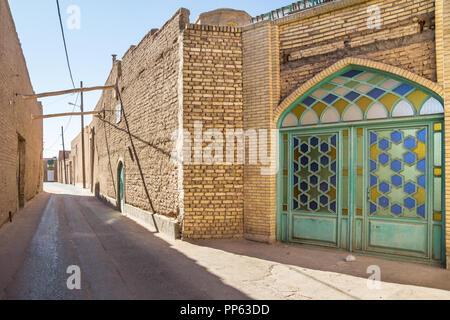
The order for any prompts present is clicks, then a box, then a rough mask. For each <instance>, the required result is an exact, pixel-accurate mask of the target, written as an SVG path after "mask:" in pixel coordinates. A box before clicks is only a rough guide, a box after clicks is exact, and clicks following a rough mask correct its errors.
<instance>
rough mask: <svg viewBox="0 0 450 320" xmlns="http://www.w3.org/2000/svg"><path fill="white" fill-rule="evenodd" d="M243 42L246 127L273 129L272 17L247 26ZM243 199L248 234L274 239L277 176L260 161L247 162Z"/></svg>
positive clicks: (276, 90) (275, 51)
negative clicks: (266, 172)
mask: <svg viewBox="0 0 450 320" xmlns="http://www.w3.org/2000/svg"><path fill="white" fill-rule="evenodd" d="M243 43H244V66H245V68H244V111H243V112H244V129H245V130H249V129H255V130H259V129H273V128H274V127H273V123H272V118H273V115H272V110H274V108H275V107H276V106H277V105H278V103H279V99H280V78H279V74H280V71H279V70H280V69H279V66H280V63H279V41H278V30H277V27H276V26H275V24H274V23H273V22H270V21H269V22H264V23H259V24H256V25H251V26H248V27H245V28H244V32H243ZM247 152H248V149H247ZM272 156H276V155H275V154H274V155H272ZM244 199H245V201H244V235H245V237H246V238H247V239H251V240H258V241H265V242H273V241H274V240H275V238H276V214H275V212H276V176H275V175H272V176H265V175H262V174H261V165H250V164H248V163H247V164H246V165H245V168H244Z"/></svg>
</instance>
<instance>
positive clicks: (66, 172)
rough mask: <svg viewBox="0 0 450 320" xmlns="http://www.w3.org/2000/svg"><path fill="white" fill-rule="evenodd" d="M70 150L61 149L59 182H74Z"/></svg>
mask: <svg viewBox="0 0 450 320" xmlns="http://www.w3.org/2000/svg"><path fill="white" fill-rule="evenodd" d="M71 163H72V162H71V161H70V151H65V152H64V151H59V155H58V182H59V183H62V184H72V182H71V181H72V180H71V174H70V172H71V170H70V167H71Z"/></svg>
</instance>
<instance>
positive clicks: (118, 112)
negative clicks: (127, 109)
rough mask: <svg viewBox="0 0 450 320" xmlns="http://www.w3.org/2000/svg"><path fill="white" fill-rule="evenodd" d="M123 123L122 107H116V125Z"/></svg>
mask: <svg viewBox="0 0 450 320" xmlns="http://www.w3.org/2000/svg"><path fill="white" fill-rule="evenodd" d="M120 121H122V106H121V105H120V104H118V105H117V106H116V123H119V122H120Z"/></svg>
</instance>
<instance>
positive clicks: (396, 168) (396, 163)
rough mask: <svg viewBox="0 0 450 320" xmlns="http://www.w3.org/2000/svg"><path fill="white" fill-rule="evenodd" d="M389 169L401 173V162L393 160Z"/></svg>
mask: <svg viewBox="0 0 450 320" xmlns="http://www.w3.org/2000/svg"><path fill="white" fill-rule="evenodd" d="M391 169H392V170H393V171H395V172H400V171H402V162H401V161H399V160H394V161H392V163H391Z"/></svg>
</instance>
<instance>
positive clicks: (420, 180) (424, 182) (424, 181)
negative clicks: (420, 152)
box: [417, 176, 426, 188]
mask: <svg viewBox="0 0 450 320" xmlns="http://www.w3.org/2000/svg"><path fill="white" fill-rule="evenodd" d="M417 183H418V184H419V186H421V187H422V188H425V187H426V179H425V176H421V177H419V179H417Z"/></svg>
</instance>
